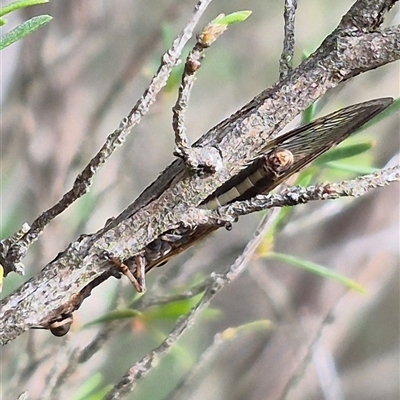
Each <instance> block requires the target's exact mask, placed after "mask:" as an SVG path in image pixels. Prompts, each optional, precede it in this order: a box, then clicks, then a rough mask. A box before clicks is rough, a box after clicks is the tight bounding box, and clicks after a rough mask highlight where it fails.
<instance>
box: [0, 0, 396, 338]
mask: <svg viewBox="0 0 400 400" xmlns="http://www.w3.org/2000/svg"><path fill="white" fill-rule="evenodd" d="M393 3H394V2H393V1H391V2H388V1H365V0H364V1H361V0H359V1H357V2H356V3H355V4H354V6H353V7H352V8H351V10H350V11H349V12H348V13H347V14H346V16H345V17H344V18H343V19H342V21H341V23H340V24H339V26H338V28H337V29H336V30H335V31H334V32H333V33H332V34H331V35H329V36H328V37H327V38H326V40H325V41H324V42H323V43H322V44H321V46H320V47H319V48H318V49H317V50H316V51H315V52H314V53H313V54H312V55H311V56H310V57H309V58H308V59H307V60H305V61H304V62H303V63H301V64H300V65H299V66H298V67H297V68H295V69H294V70H293V72H292V74H290V76H288V77H287V78H286V79H284V80H282V81H280V82H278V83H277V84H276V85H274V86H273V87H271V88H269V89H267V90H265V91H264V92H262V93H261V94H260V95H258V96H256V97H255V98H254V99H253V100H252V101H250V102H249V103H248V104H247V105H245V106H244V107H243V108H242V109H241V110H239V111H237V112H236V113H235V114H234V115H232V116H231V117H229V118H227V119H226V120H225V121H223V122H221V123H220V124H218V125H217V126H215V127H214V128H213V129H211V130H210V131H209V132H207V133H206V134H205V135H204V136H203V137H202V138H201V139H200V140H199V141H198V142H197V143H196V144H195V146H197V147H205V146H213V147H215V148H217V149H218V152H219V153H220V154H221V156H222V158H223V161H224V167H225V168H222V169H221V170H219V171H216V173H215V174H213V175H212V176H210V177H200V176H198V175H196V174H187V173H186V169H185V166H184V164H183V162H182V161H181V160H177V161H175V162H174V163H173V164H172V165H170V166H169V167H168V168H167V169H166V170H165V171H164V172H163V173H162V175H161V176H160V177H159V178H158V179H157V181H156V182H154V183H153V184H152V185H151V186H149V187H148V188H147V189H146V190H145V191H144V192H143V194H142V195H141V196H140V197H139V198H138V199H137V200H136V201H135V202H134V203H133V204H132V205H131V206H129V207H128V208H127V209H126V210H125V211H123V212H122V213H121V214H120V216H118V217H117V218H116V219H115V220H113V221H111V222H109V223H108V224H107V225H106V226H105V227H104V228H103V229H101V230H99V231H98V232H96V233H94V234H91V235H82V236H81V237H79V238H78V239H77V240H76V241H75V242H73V243H71V244H70V245H69V246H68V247H67V248H66V250H65V251H64V252H62V253H60V254H59V255H58V256H57V257H56V258H55V259H54V260H53V261H52V262H50V263H49V264H48V265H47V266H46V267H45V268H44V269H43V270H42V272H41V273H40V274H38V275H36V276H34V277H33V278H32V279H30V280H29V281H28V282H26V283H25V284H24V285H22V286H21V287H20V288H19V289H18V290H16V291H15V292H14V293H13V294H11V295H10V296H8V297H7V298H5V299H3V300H2V301H1V303H0V307H1V308H0V338H1V339H0V340H1V343H2V344H5V343H7V342H9V341H10V340H13V339H14V338H15V337H17V336H18V335H19V334H21V333H22V332H24V331H25V330H27V329H28V328H29V327H31V326H33V325H37V324H40V323H42V322H43V321H47V320H49V319H51V318H52V317H54V316H57V315H59V314H60V313H64V312H68V311H70V310H71V309H72V310H74V309H75V308H76V301H77V296H78V297H79V293H80V292H81V291H82V290H83V289H84V288H85V287H86V286H87V285H89V284H90V283H91V282H92V281H93V280H94V279H96V278H97V277H99V276H101V275H102V274H104V273H106V272H107V271H109V270H110V268H111V267H112V266H111V265H110V264H109V262H108V261H107V260H106V259H104V257H102V254H103V252H104V251H107V252H109V253H111V254H113V255H114V256H115V257H118V258H120V259H121V260H126V259H129V258H131V257H134V256H135V255H137V254H139V253H140V252H141V251H143V249H144V247H145V246H146V245H147V244H148V243H150V242H152V241H153V240H154V239H155V238H157V237H158V236H159V235H161V234H162V233H163V232H166V231H168V230H170V229H174V228H176V227H177V226H179V225H180V223H181V222H182V221H185V220H186V221H188V222H190V214H188V210H189V209H190V208H192V207H195V206H196V205H198V204H199V203H200V202H201V201H202V200H204V199H205V198H206V197H207V196H208V195H209V194H211V193H212V192H214V191H215V190H216V188H217V187H219V186H220V185H221V184H222V183H223V182H225V181H227V180H228V179H229V178H231V177H232V176H234V175H236V174H237V173H238V172H239V170H240V169H241V168H242V167H243V166H244V165H246V164H247V163H248V162H249V161H250V160H252V159H254V158H255V156H257V154H258V150H259V149H260V148H262V147H263V146H265V144H266V143H267V142H268V141H269V140H271V138H272V137H275V136H276V135H277V134H278V132H279V131H280V130H281V129H282V128H283V127H284V126H285V125H286V124H287V123H289V122H290V121H291V120H292V119H293V118H294V117H295V116H296V115H297V114H298V113H300V112H301V111H302V110H304V109H305V108H306V107H308V106H309V105H310V104H312V103H313V102H314V101H315V100H316V99H317V98H319V97H320V96H322V95H323V94H324V93H326V92H327V91H328V90H329V89H332V88H334V87H336V86H337V85H339V84H340V83H341V82H343V81H345V80H347V79H349V78H351V77H353V76H356V75H358V74H360V73H361V72H365V71H368V70H371V69H374V68H377V67H379V66H382V65H385V64H387V63H390V62H393V61H395V60H398V59H399V58H400V35H399V27H392V28H387V29H385V30H382V31H379V30H377V27H379V26H380V24H381V22H382V17H383V15H384V13H385V12H386V11H387V10H388V9H389V8H390V7H391V6H392V5H393ZM349 21H356V23H352V24H351V23H350V22H349ZM357 27H359V28H357ZM365 32H368V33H365ZM370 32H373V33H370ZM173 57H174V55H173V56H172V58H173ZM146 104H147V103H146ZM146 107H147V106H146V105H143V106H142V107H139V109H138V112H139V113H142V112H144V111H146V110H145V109H146ZM135 118H136V112H135V111H132V112H131V113H130V114H129V116H128V119H127V120H126V121H125V122H124V124H123V127H122V128H118V129H126V128H127V127H128V128H130V127H131V126H132V125H133V123H134V121H135ZM118 129H117V130H118Z"/></svg>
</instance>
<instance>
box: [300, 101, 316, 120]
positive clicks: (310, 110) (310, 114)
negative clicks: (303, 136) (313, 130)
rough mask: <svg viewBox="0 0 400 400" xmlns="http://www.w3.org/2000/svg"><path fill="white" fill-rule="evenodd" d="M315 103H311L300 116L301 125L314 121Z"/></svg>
mask: <svg viewBox="0 0 400 400" xmlns="http://www.w3.org/2000/svg"><path fill="white" fill-rule="evenodd" d="M316 104H317V102H314V103H312V104H311V105H310V106H309V107H307V108H306V109H305V110H304V111H303V112H302V114H301V125H307V124H309V123H310V122H311V121H312V120H313V119H314V114H315V107H316Z"/></svg>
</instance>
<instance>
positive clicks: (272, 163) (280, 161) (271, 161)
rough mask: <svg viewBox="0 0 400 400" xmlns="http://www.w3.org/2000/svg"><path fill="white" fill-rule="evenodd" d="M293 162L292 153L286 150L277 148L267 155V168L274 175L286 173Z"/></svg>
mask: <svg viewBox="0 0 400 400" xmlns="http://www.w3.org/2000/svg"><path fill="white" fill-rule="evenodd" d="M293 162H294V157H293V153H292V152H291V151H290V150H287V149H283V148H277V149H275V150H273V151H272V152H271V153H270V154H269V155H268V167H269V168H270V169H271V170H272V171H273V172H275V173H276V174H280V173H282V172H284V171H286V170H287V169H288V168H289V167H290V166H291V165H292V164H293Z"/></svg>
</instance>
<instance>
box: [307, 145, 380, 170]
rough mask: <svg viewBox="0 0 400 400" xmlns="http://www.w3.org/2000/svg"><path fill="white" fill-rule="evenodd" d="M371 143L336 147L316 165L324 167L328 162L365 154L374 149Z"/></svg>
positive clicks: (316, 161) (316, 162) (321, 157)
mask: <svg viewBox="0 0 400 400" xmlns="http://www.w3.org/2000/svg"><path fill="white" fill-rule="evenodd" d="M372 146H373V144H372V143H371V142H364V143H356V144H349V145H347V146H341V147H336V148H334V149H332V150H330V151H328V152H327V153H325V154H323V155H322V156H320V157H318V158H317V159H316V160H315V161H314V165H322V164H325V163H327V162H331V161H337V160H341V159H343V158H349V157H354V156H356V155H358V154H361V153H365V152H366V151H368V150H370V149H371V148H372Z"/></svg>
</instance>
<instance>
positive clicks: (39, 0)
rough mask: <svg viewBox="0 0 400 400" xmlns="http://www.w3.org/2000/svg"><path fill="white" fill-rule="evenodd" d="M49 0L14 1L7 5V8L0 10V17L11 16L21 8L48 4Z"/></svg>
mask: <svg viewBox="0 0 400 400" xmlns="http://www.w3.org/2000/svg"><path fill="white" fill-rule="evenodd" d="M48 2H49V0H17V1H13V2H12V3H10V4H7V5H6V6H5V7H3V8H0V17H2V16H3V15H6V14H9V13H10V12H12V11H16V10H19V9H21V8H26V7H30V6H35V5H37V4H43V3H48Z"/></svg>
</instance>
